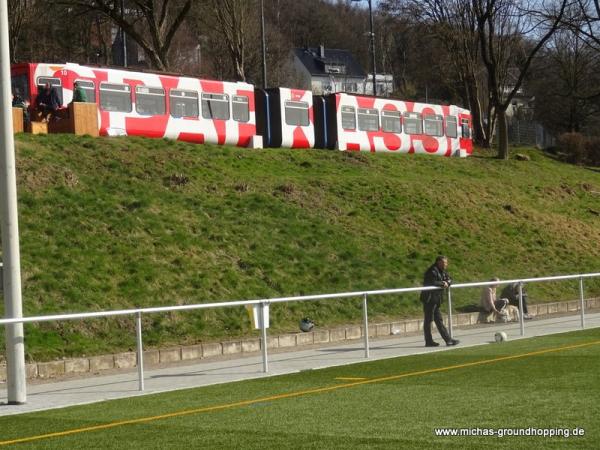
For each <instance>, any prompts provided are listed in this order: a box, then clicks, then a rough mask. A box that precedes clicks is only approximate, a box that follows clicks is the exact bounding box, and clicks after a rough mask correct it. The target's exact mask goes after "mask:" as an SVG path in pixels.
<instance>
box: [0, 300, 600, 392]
mask: <svg viewBox="0 0 600 450" xmlns="http://www.w3.org/2000/svg"><path fill="white" fill-rule="evenodd" d="M585 304H586V310H587V309H596V308H600V298H591V299H587V300H585ZM579 305H580V301H579V300H572V301H568V302H566V301H565V302H555V303H542V304H538V305H529V313H530V314H533V315H535V316H545V315H552V314H564V313H566V312H571V313H576V312H577V311H579ZM478 316H479V313H477V312H473V313H464V314H453V315H452V323H453V325H454V326H457V327H460V326H463V327H464V326H471V325H475V324H476V323H477V319H478ZM444 322H446V323H447V320H446V316H444ZM422 329H423V320H422V319H407V320H402V321H398V322H391V323H369V336H370V337H383V336H390V335H403V334H404V335H407V334H414V333H420V332H421V330H422ZM364 334H365V330H364V327H363V326H361V325H348V326H345V327H339V328H333V329H330V330H327V329H319V330H313V331H310V332H308V333H289V334H283V335H279V336H268V338H267V348H290V349H291V348H293V347H298V346H303V345H314V344H327V343H331V342H341V341H348V340H356V339H361V338H362V337H364ZM261 347H262V343H261V341H260V338H257V337H251V338H247V339H243V340H239V341H226V342H206V343H202V344H195V345H188V346H182V347H170V348H164V349H153V350H145V351H144V365H145V366H146V365H147V366H153V365H157V364H161V363H163V364H167V363H172V362H178V361H191V360H198V359H203V358H210V357H218V356H223V355H227V356H230V355H236V354H244V353H248V354H252V353H257V352H259V351H260V349H261ZM137 363H138V362H137V355H136V353H135V352H127V353H117V354H114V355H100V356H92V357H89V358H72V359H63V360H58V361H47V362H37V363H28V364H27V366H26V373H27V378H28V379H31V378H55V377H61V376H64V375H81V374H85V373H95V374H97V373H100V372H102V371H104V370H109V369H132V368H134V367H137ZM5 380H6V365H5V363H2V364H0V381H5Z"/></svg>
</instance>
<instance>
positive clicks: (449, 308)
mask: <svg viewBox="0 0 600 450" xmlns="http://www.w3.org/2000/svg"><path fill="white" fill-rule="evenodd" d="M448 333H450V338H454V332H453V331H452V293H451V292H450V286H448Z"/></svg>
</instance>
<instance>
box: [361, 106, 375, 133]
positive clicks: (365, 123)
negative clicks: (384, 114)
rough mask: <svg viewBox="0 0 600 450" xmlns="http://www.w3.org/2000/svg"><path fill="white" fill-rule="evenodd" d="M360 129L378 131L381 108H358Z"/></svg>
mask: <svg viewBox="0 0 600 450" xmlns="http://www.w3.org/2000/svg"><path fill="white" fill-rule="evenodd" d="M358 129H359V130H360V131H378V130H379V110H377V109H369V108H358Z"/></svg>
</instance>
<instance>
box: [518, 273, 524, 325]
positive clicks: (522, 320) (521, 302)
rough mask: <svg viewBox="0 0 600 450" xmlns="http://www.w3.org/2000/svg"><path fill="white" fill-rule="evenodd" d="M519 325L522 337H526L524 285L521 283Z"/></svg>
mask: <svg viewBox="0 0 600 450" xmlns="http://www.w3.org/2000/svg"><path fill="white" fill-rule="evenodd" d="M519 324H520V327H521V336H525V318H524V317H523V283H522V282H519Z"/></svg>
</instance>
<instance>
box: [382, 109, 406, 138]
mask: <svg viewBox="0 0 600 450" xmlns="http://www.w3.org/2000/svg"><path fill="white" fill-rule="evenodd" d="M381 128H382V129H383V131H386V132H388V133H402V113H400V112H399V111H381Z"/></svg>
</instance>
